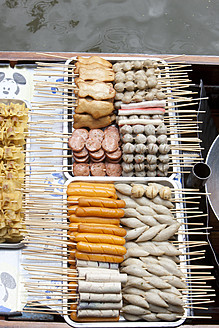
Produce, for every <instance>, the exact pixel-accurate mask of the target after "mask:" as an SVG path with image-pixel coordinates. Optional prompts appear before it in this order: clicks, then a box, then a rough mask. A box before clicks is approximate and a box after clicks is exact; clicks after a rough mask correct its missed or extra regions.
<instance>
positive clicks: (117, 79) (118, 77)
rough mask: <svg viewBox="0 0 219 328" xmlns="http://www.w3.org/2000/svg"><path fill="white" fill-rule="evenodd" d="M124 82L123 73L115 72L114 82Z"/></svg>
mask: <svg viewBox="0 0 219 328" xmlns="http://www.w3.org/2000/svg"><path fill="white" fill-rule="evenodd" d="M124 81H125V73H123V72H117V73H116V74H115V78H114V82H115V83H120V82H124Z"/></svg>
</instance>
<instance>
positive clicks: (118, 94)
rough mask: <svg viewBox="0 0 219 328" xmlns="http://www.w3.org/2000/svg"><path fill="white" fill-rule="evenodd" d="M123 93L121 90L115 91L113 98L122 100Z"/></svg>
mask: <svg viewBox="0 0 219 328" xmlns="http://www.w3.org/2000/svg"><path fill="white" fill-rule="evenodd" d="M123 96H124V95H123V93H122V92H116V95H115V100H122V99H123Z"/></svg>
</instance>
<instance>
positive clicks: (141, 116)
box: [139, 115, 150, 120]
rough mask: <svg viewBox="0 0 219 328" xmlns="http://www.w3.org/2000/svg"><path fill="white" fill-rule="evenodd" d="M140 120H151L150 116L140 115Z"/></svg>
mask: <svg viewBox="0 0 219 328" xmlns="http://www.w3.org/2000/svg"><path fill="white" fill-rule="evenodd" d="M139 118H142V119H144V120H150V115H140V116H139Z"/></svg>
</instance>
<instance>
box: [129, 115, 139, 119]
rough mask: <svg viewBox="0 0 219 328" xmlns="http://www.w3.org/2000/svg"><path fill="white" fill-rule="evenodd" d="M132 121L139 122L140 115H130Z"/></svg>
mask: <svg viewBox="0 0 219 328" xmlns="http://www.w3.org/2000/svg"><path fill="white" fill-rule="evenodd" d="M129 119H130V120H137V119H138V115H130V116H129Z"/></svg>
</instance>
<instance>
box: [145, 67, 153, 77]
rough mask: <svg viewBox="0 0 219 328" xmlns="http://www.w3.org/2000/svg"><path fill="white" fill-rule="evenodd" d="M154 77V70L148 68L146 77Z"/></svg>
mask: <svg viewBox="0 0 219 328" xmlns="http://www.w3.org/2000/svg"><path fill="white" fill-rule="evenodd" d="M152 75H154V68H148V69H147V71H146V76H152Z"/></svg>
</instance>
